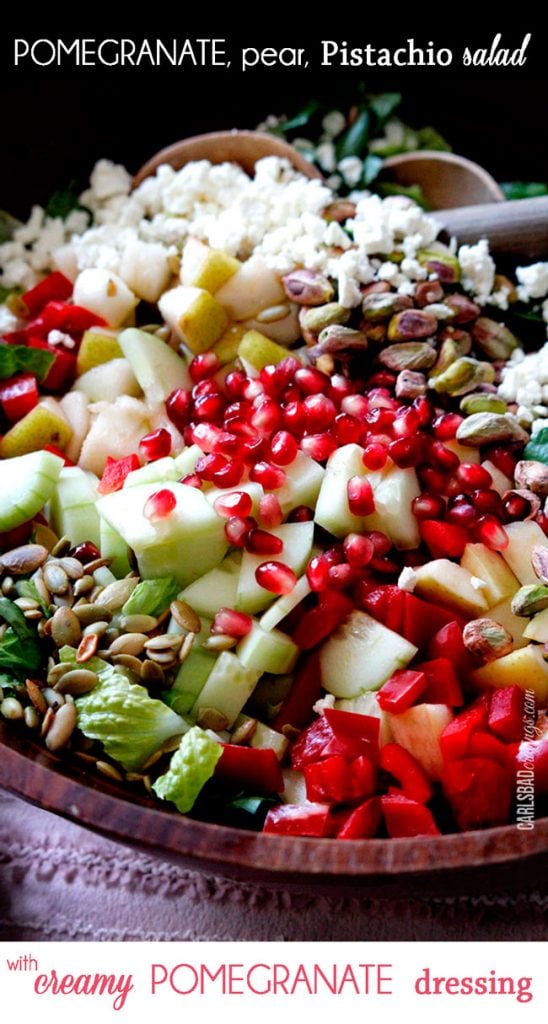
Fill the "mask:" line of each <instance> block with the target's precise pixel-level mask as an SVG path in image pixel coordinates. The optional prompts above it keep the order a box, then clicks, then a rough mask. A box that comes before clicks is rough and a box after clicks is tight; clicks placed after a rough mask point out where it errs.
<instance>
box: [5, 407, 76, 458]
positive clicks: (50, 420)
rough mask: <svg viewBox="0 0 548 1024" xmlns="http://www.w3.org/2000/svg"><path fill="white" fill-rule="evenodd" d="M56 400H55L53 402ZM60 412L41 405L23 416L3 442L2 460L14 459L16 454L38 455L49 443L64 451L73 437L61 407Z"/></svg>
mask: <svg viewBox="0 0 548 1024" xmlns="http://www.w3.org/2000/svg"><path fill="white" fill-rule="evenodd" d="M53 401H54V400H53ZM55 406H56V408H57V409H58V412H57V411H56V412H54V411H52V409H51V408H50V407H49V406H48V405H46V404H44V403H43V402H40V404H39V405H35V407H34V409H31V410H30V412H28V413H27V414H26V416H23V418H22V419H20V420H19V421H18V422H17V423H14V425H13V427H10V429H9V430H8V431H7V432H6V433H5V434H4V436H3V438H2V439H1V440H0V458H2V459H12V458H13V457H14V456H16V455H25V454H26V453H27V452H36V451H40V449H42V448H45V447H46V445H48V444H53V445H55V447H56V448H60V449H61V451H64V449H65V448H66V447H67V445H68V444H69V442H70V439H71V437H72V430H71V429H70V426H69V424H68V423H67V421H66V419H65V417H64V416H63V413H62V411H61V409H60V407H59V403H58V402H55Z"/></svg>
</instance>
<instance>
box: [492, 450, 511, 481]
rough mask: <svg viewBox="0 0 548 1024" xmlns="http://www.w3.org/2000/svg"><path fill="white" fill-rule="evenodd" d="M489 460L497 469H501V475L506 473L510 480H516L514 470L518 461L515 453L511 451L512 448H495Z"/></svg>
mask: <svg viewBox="0 0 548 1024" xmlns="http://www.w3.org/2000/svg"><path fill="white" fill-rule="evenodd" d="M488 458H489V459H490V460H491V462H492V463H493V465H494V466H496V467H497V469H500V471H501V473H504V474H505V475H506V476H507V477H509V478H510V480H513V479H514V470H515V468H516V464H517V461H518V457H517V455H516V454H515V452H513V451H511V449H510V448H500V447H499V446H498V445H495V447H494V448H491V449H490V451H489V455H488Z"/></svg>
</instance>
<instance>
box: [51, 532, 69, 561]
mask: <svg viewBox="0 0 548 1024" xmlns="http://www.w3.org/2000/svg"><path fill="white" fill-rule="evenodd" d="M71 547H72V543H71V539H70V537H60V538H59V540H58V541H57V544H55V545H54V547H52V549H51V553H52V555H53V556H54V558H62V556H63V555H66V554H67V552H68V551H70V549H71Z"/></svg>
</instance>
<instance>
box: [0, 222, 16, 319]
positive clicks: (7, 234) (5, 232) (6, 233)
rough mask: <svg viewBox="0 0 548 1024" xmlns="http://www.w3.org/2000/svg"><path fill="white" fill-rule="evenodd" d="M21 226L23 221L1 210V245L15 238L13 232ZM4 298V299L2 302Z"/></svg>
mask: <svg viewBox="0 0 548 1024" xmlns="http://www.w3.org/2000/svg"><path fill="white" fill-rule="evenodd" d="M20 227H21V221H20V220H17V219H16V218H15V217H12V215H11V213H8V212H7V211H6V210H0V245H2V244H3V243H4V242H9V241H11V239H12V238H13V232H14V231H15V229H16V228H20ZM3 301H4V300H3V299H2V302H3Z"/></svg>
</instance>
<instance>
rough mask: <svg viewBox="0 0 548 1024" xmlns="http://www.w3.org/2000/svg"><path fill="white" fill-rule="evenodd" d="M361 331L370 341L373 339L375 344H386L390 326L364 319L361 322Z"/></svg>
mask: <svg viewBox="0 0 548 1024" xmlns="http://www.w3.org/2000/svg"><path fill="white" fill-rule="evenodd" d="M360 331H361V332H362V334H364V335H365V337H366V338H367V340H368V341H371V342H372V343H373V344H374V345H384V342H385V341H386V337H387V334H388V327H387V325H386V324H384V323H383V324H380V323H377V324H373V323H369V322H368V321H367V320H362V322H361V323H360Z"/></svg>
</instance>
